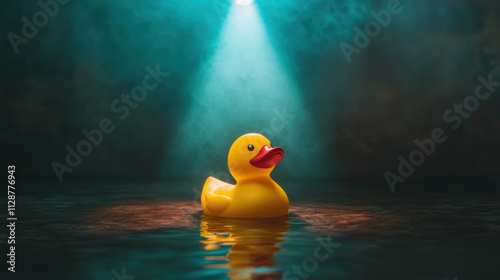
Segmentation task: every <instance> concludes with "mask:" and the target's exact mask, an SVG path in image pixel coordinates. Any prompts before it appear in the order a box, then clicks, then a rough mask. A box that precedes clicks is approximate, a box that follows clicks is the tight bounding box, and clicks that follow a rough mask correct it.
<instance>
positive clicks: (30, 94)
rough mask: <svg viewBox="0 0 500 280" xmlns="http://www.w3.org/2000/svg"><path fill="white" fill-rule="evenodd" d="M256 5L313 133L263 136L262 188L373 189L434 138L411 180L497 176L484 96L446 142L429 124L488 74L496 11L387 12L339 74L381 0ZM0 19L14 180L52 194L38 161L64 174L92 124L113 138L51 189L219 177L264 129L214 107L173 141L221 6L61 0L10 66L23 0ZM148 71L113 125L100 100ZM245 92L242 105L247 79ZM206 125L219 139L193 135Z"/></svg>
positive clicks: (438, 7)
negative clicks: (233, 149)
mask: <svg viewBox="0 0 500 280" xmlns="http://www.w3.org/2000/svg"><path fill="white" fill-rule="evenodd" d="M269 2H270V1H259V2H258V7H259V14H260V16H261V18H262V20H263V22H264V23H265V28H266V30H267V33H268V36H269V38H271V39H272V44H273V47H274V49H275V51H276V52H277V53H279V55H280V56H281V57H282V61H285V62H286V65H287V66H286V69H287V71H288V73H289V75H290V79H291V80H293V81H294V82H295V85H296V87H297V91H298V92H299V93H300V95H301V106H303V107H301V108H303V111H293V110H292V111H289V112H290V113H292V114H295V115H296V116H298V117H299V118H300V116H301V115H302V114H303V112H307V114H308V119H307V120H306V121H305V124H307V123H308V122H309V123H311V124H313V126H308V127H309V128H310V130H313V132H314V136H312V135H310V133H309V132H308V133H304V134H301V133H300V130H301V129H300V127H301V126H300V127H299V126H297V127H294V125H295V124H294V122H291V124H290V125H289V126H288V127H287V128H288V130H287V131H291V132H290V134H287V133H288V132H286V133H285V132H283V133H282V134H279V133H277V135H275V137H274V139H272V142H273V145H275V146H283V148H284V149H285V152H287V156H286V157H285V160H284V161H283V163H281V164H280V166H278V167H277V168H276V171H275V172H274V173H273V174H274V175H275V176H276V177H294V176H296V177H336V178H357V179H359V178H368V179H372V178H373V179H375V180H378V181H380V182H381V183H384V184H385V179H384V177H383V173H384V172H385V171H386V170H389V171H392V172H394V173H396V172H397V166H398V164H399V160H398V159H397V157H398V155H403V156H404V157H406V158H407V157H408V154H409V153H410V152H411V151H412V150H413V149H415V144H414V143H413V141H414V140H415V139H424V138H428V137H430V135H431V132H432V130H433V129H434V128H436V127H442V128H443V129H445V130H446V131H447V133H448V136H449V137H448V140H447V141H446V142H445V143H443V144H440V145H438V146H437V150H436V153H435V154H433V155H432V156H431V157H430V158H428V159H426V161H425V163H424V164H423V165H422V166H420V167H418V168H417V169H416V171H415V174H413V175H412V177H411V178H410V180H419V179H420V178H424V179H426V178H445V179H446V178H447V179H461V178H490V179H495V178H498V176H499V175H500V161H499V158H500V148H499V143H500V129H499V128H500V111H499V109H498V108H499V105H500V98H499V97H498V92H495V93H493V94H492V96H491V97H490V98H489V99H488V100H486V101H482V102H481V104H480V107H479V109H478V110H477V111H476V112H474V113H472V115H471V117H470V118H469V119H467V120H466V121H465V122H464V124H463V125H462V126H460V127H459V129H457V130H456V131H452V130H451V129H450V125H449V124H447V123H445V122H444V121H443V113H444V112H445V111H446V110H447V109H449V108H452V106H453V104H454V103H461V102H462V101H463V99H464V97H466V96H468V95H470V94H472V93H473V92H474V89H475V88H476V86H477V85H478V84H479V82H478V80H477V77H478V76H479V75H482V76H483V77H486V76H487V75H488V73H490V72H491V71H492V70H493V69H494V68H495V67H496V66H497V65H498V58H499V52H500V36H499V30H500V13H499V12H500V2H498V1H493V0H491V1H488V0H480V1H465V0H458V1H456V0H453V1H452V0H450V1H413V2H410V1H401V5H402V6H403V7H404V9H403V11H402V12H401V13H400V14H398V15H393V17H392V21H391V22H390V24H389V25H388V26H387V27H385V28H383V29H382V31H381V33H380V35H378V36H377V37H375V38H373V39H372V41H371V43H370V44H369V45H368V46H367V47H366V48H364V49H362V50H361V53H360V54H358V55H354V56H353V60H352V62H351V63H348V62H347V61H346V59H345V57H344V55H343V54H342V51H341V49H340V47H339V44H340V43H341V42H347V43H349V44H353V38H354V35H355V34H354V31H353V29H354V27H356V26H358V27H361V28H363V27H364V26H365V24H366V23H367V22H369V21H370V20H372V16H371V15H370V13H369V12H370V11H371V10H375V11H379V10H381V9H384V8H385V7H386V3H387V2H379V1H369V0H358V1H272V2H273V3H269ZM281 2H283V3H281ZM0 7H1V10H2V13H3V15H2V17H1V21H2V24H1V31H2V32H1V34H3V36H4V37H3V40H2V41H1V44H0V50H1V53H2V56H1V58H0V64H1V65H2V72H1V75H0V85H1V88H0V91H1V96H0V104H1V110H0V112H1V117H2V120H3V121H2V133H1V137H0V143H1V147H2V152H1V161H2V165H4V166H5V165H7V164H15V165H16V167H17V175H18V176H19V177H20V178H26V179H31V180H50V181H54V182H57V178H56V176H55V174H54V171H53V169H52V167H51V163H52V162H54V161H58V162H60V163H64V161H65V159H64V157H65V155H66V150H65V147H66V145H70V146H72V147H75V146H76V145H77V143H78V142H79V141H80V140H82V139H84V138H83V136H82V133H81V131H82V129H88V130H90V129H93V128H96V127H98V123H99V121H100V120H101V119H102V118H106V117H109V118H111V119H112V120H113V122H114V124H115V125H116V129H115V131H114V132H113V133H111V134H109V135H106V136H105V137H104V140H103V142H102V144H101V145H100V146H98V147H94V150H93V152H92V153H91V154H90V155H89V156H88V157H85V158H84V159H83V161H82V163H81V164H80V165H79V166H78V167H76V168H74V171H73V172H72V173H66V174H64V180H65V182H66V181H67V180H70V181H71V180H79V179H111V180H130V179H140V180H144V179H148V180H154V179H158V178H171V177H193V176H194V177H200V178H201V177H206V176H207V175H209V174H217V173H220V172H225V170H226V155H227V151H228V149H229V147H230V145H231V143H232V142H233V141H234V139H235V138H236V137H238V136H240V135H241V134H244V133H246V132H258V131H260V130H261V129H263V128H265V126H266V123H267V122H266V121H267V120H266V119H267V118H268V116H266V115H262V114H260V115H258V116H257V115H256V116H252V115H245V116H243V117H242V118H241V119H240V120H238V121H234V119H235V118H236V117H235V114H236V115H237V112H236V113H235V112H232V111H231V110H233V111H234V110H235V109H234V105H236V103H235V104H226V105H227V106H225V110H226V111H227V112H229V113H228V114H229V115H228V116H229V117H228V118H226V119H216V118H213V120H210V113H208V111H207V113H206V115H204V114H205V113H204V112H198V113H199V114H200V116H201V117H202V118H204V120H205V121H206V123H204V125H203V127H201V126H200V127H198V128H194V129H191V130H189V134H190V135H189V137H188V136H185V137H186V140H185V141H183V140H182V139H183V138H182V137H184V136H182V135H181V136H179V135H180V133H179V131H182V127H181V126H182V124H183V122H184V120H185V119H188V118H189V115H188V114H189V108H192V106H193V104H195V102H196V100H197V98H198V97H197V93H196V92H195V91H194V90H193V87H194V85H196V83H197V82H198V81H199V80H198V79H197V78H196V77H198V75H200V73H201V75H203V73H205V74H207V73H208V72H204V70H203V69H205V68H203V67H204V65H206V64H207V63H210V59H211V58H212V57H213V56H214V55H215V53H216V51H217V42H218V35H219V33H220V31H221V29H222V27H223V25H224V18H225V15H226V14H227V11H228V9H229V8H228V7H229V5H228V4H227V2H226V1H181V0H172V1H156V0H147V1H139V2H138V1H118V2H117V1H111V0H109V1H70V2H69V3H68V4H65V5H60V11H59V13H57V14H56V15H55V16H54V17H53V18H50V19H49V22H48V24H47V25H46V26H44V27H42V28H39V31H38V33H37V34H36V36H35V37H34V38H32V39H29V42H28V43H27V44H21V45H20V46H19V53H17V54H15V52H14V50H13V48H12V46H11V43H10V42H9V39H8V37H7V36H6V35H7V34H8V33H9V32H14V33H16V34H21V27H22V25H23V22H22V21H21V18H22V17H23V16H26V17H27V18H28V19H30V20H31V19H32V16H33V14H34V13H35V12H37V11H39V10H40V7H39V6H38V5H37V4H36V2H35V1H14V2H13V1H8V3H7V1H4V2H2V4H0ZM250 39H251V38H250ZM157 64H159V65H161V69H162V70H163V71H166V72H169V73H170V76H169V77H168V78H166V79H165V81H164V82H162V83H161V84H160V85H159V86H158V88H156V89H155V90H154V92H152V93H150V94H149V95H148V97H147V99H146V100H145V101H144V102H142V103H141V104H140V106H138V108H136V109H134V110H133V111H131V113H130V116H128V118H126V119H125V120H123V121H118V119H117V115H116V114H114V113H112V112H111V111H110V107H109V106H110V104H111V103H112V102H113V100H115V99H116V98H118V97H119V96H120V95H121V94H122V93H124V92H125V93H128V92H130V89H131V88H133V87H134V86H136V85H137V84H139V83H140V81H141V80H142V77H143V76H144V75H145V74H146V72H145V70H144V68H145V67H146V66H151V67H153V68H154V66H155V65H157ZM207 75H208V74H207ZM499 76H500V75H496V77H497V78H496V79H495V78H494V79H493V80H497V79H500V78H498V77H499ZM268 78H269V79H270V80H272V79H273V77H272V76H271V77H268ZM246 87H247V89H248V88H249V92H247V93H245V94H246V95H245V96H250V97H251V96H252V92H251V89H252V79H251V77H250V78H249V80H248V84H247V86H246ZM497 91H500V89H497ZM235 94H237V92H236V93H235ZM242 98H243V97H242ZM242 100H243V99H242ZM277 106H278V105H277ZM269 108H270V109H269V111H270V112H271V111H272V109H273V108H272V107H269ZM276 108H278V110H281V107H279V106H278V107H276ZM194 123H196V121H195V122H194ZM205 124H207V125H205ZM302 125H304V123H303V124H302ZM306 126H307V125H306ZM211 127H218V128H219V129H222V130H219V131H224V133H217V134H215V135H213V134H207V130H210V129H211ZM308 134H309V135H308ZM179 137H180V138H179ZM304 138H307V139H308V142H307V141H306V142H307V143H306V142H304V143H306V144H304V143H303V142H301V141H302V140H303V139H304ZM309 138H314V139H313V140H314V141H313V140H311V139H309ZM287 139H288V140H287ZM179 142H182V143H183V145H182V146H179V144H178V143H179ZM309 143H313V144H309ZM311 146H314V147H311ZM308 149H313V150H311V152H310V153H309V152H307V151H308ZM301 150H302V151H303V152H297V151H301ZM304 151H305V152H304ZM184 154H185V155H186V156H185V157H183V155H184ZM311 163H312V164H311ZM222 177H223V176H222Z"/></svg>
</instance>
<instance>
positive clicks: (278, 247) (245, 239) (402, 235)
mask: <svg viewBox="0 0 500 280" xmlns="http://www.w3.org/2000/svg"><path fill="white" fill-rule="evenodd" d="M280 184H281V185H282V186H283V187H284V189H285V190H286V191H287V193H288V194H289V197H290V201H291V210H290V215H289V216H288V217H281V218H274V219H264V220H240V219H221V218H211V217H206V216H204V215H202V213H201V211H200V210H201V207H200V205H199V204H196V203H193V201H197V197H196V193H197V191H196V189H195V190H193V188H200V187H201V186H200V185H199V184H198V185H196V184H195V182H188V181H170V182H161V183H155V184H141V183H129V184H105V183H99V184H96V183H92V182H81V183H72V184H65V185H64V186H63V185H50V184H26V185H25V186H22V185H20V186H19V187H18V193H17V205H18V213H17V215H18V218H19V221H18V226H17V228H16V235H17V244H16V245H17V252H16V270H17V272H16V273H15V274H12V273H9V274H7V276H8V278H7V279H102V280H110V279H116V280H121V279H128V280H132V279H136V280H141V279H155V280H159V279H282V278H283V279H440V280H443V279H500V269H499V264H500V254H499V249H500V242H499V236H500V234H499V233H500V223H499V218H500V207H499V205H498V199H497V197H498V193H497V192H494V191H491V190H486V189H482V187H481V186H478V185H474V184H471V185H465V186H461V188H460V191H457V189H455V188H447V189H445V190H442V191H439V192H437V191H436V190H434V189H432V187H429V186H418V185H413V186H405V189H401V190H398V191H396V192H395V193H391V192H390V191H389V189H388V188H387V187H386V186H369V185H368V186H366V184H364V185H363V187H361V186H358V185H356V184H340V183H339V184H336V183H332V182H325V181H323V182H318V181H314V182H310V181H295V182H280ZM328 184H330V185H331V187H325V186H328ZM386 188H387V189H386ZM4 236H5V235H4ZM2 240H5V238H2ZM2 243H3V244H2V245H3V246H2V248H3V250H4V251H7V248H6V245H5V243H4V241H2ZM2 274H3V273H2ZM13 276H14V277H13ZM134 276H135V278H133V277H134ZM2 279H5V278H2Z"/></svg>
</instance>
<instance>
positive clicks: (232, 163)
mask: <svg viewBox="0 0 500 280" xmlns="http://www.w3.org/2000/svg"><path fill="white" fill-rule="evenodd" d="M283 156H284V152H283V149H282V148H279V147H276V148H273V147H271V143H270V142H269V140H268V139H267V138H266V137H264V136H263V135H261V134H258V133H248V134H245V135H243V136H240V137H239V138H238V139H236V141H234V143H233V145H232V146H231V149H230V150H229V155H228V157H227V163H228V166H229V171H230V172H231V174H232V175H233V177H234V178H235V179H236V181H239V180H245V179H250V178H259V177H265V176H269V174H270V173H271V171H273V169H274V166H275V165H276V164H277V163H278V162H280V161H281V160H282V159H283Z"/></svg>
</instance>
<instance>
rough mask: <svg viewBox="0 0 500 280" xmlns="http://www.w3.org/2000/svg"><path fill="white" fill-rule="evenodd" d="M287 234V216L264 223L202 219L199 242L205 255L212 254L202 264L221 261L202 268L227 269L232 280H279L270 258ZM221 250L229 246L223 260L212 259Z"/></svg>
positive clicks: (245, 220) (216, 218) (256, 220)
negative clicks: (208, 252)
mask: <svg viewBox="0 0 500 280" xmlns="http://www.w3.org/2000/svg"><path fill="white" fill-rule="evenodd" d="M289 230H290V225H289V218H288V216H282V217H276V218H267V219H230V218H220V217H213V216H208V215H202V218H201V224H200V236H202V237H204V238H205V239H204V240H202V241H201V243H202V244H203V247H204V249H205V250H207V251H214V255H213V256H209V257H206V260H210V261H215V260H224V261H225V263H223V264H212V265H207V266H205V267H206V268H227V269H229V272H228V273H227V275H228V276H229V278H231V279H233V280H244V279H266V280H274V279H281V278H282V274H283V273H282V272H281V271H278V270H277V269H275V266H276V260H275V259H274V254H275V253H276V252H279V251H283V249H282V248H281V247H280V246H279V243H282V242H285V241H286V234H287V233H288V231H289ZM221 246H231V247H230V248H229V253H228V254H227V255H225V256H221V255H216V254H217V253H219V252H220V251H219V249H221Z"/></svg>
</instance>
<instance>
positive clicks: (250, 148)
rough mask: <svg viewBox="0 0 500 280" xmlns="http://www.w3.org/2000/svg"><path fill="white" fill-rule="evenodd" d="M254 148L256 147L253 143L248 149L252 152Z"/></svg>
mask: <svg viewBox="0 0 500 280" xmlns="http://www.w3.org/2000/svg"><path fill="white" fill-rule="evenodd" d="M253 149H254V147H253V145H252V144H250V145H248V150H249V151H250V152H251V151H253Z"/></svg>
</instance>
